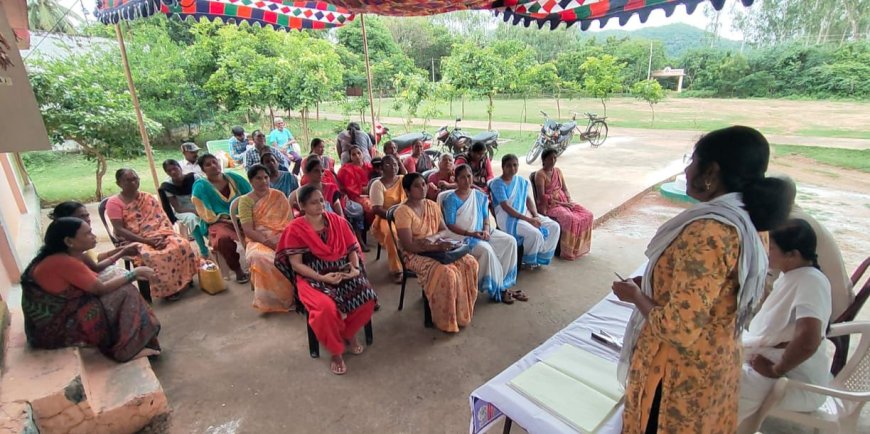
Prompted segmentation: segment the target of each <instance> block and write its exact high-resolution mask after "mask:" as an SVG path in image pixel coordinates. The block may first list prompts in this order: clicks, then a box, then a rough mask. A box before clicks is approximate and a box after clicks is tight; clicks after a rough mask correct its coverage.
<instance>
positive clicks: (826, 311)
mask: <svg viewBox="0 0 870 434" xmlns="http://www.w3.org/2000/svg"><path fill="white" fill-rule="evenodd" d="M794 313H795V319H801V318H816V319H818V320H820V321H822V323H823V324H827V323H828V321H830V318H831V284H830V283H829V282H828V279H827V278H826V277H825V275H824V274H822V273H821V272H817V273H816V272H814V273H808V274H807V275H806V276H805V277H804V278H803V279H801V280H800V282H798V287H797V288H796V290H795V295H794Z"/></svg>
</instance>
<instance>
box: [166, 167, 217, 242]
mask: <svg viewBox="0 0 870 434" xmlns="http://www.w3.org/2000/svg"><path fill="white" fill-rule="evenodd" d="M163 171H164V172H166V174H167V175H169V181H166V182H164V183H163V184H160V188H159V189H157V194H158V195H159V196H160V204H161V205H162V206H163V212H165V213H166V216H167V217H169V223H172V224H175V222H177V221H180V222H181V224H183V225H184V227H186V228H187V232H188V233H190V234H191V235H193V238H194V239H195V240H196V244H197V246H199V254H200V255H201V256H202V257H207V256H208V246H206V244H205V237H206V236H207V235H208V233H207V232H205V231H204V230H203V229H202V219H200V218H199V216H198V215H196V208H195V207H194V206H193V202H192V201H191V197H192V196H193V183H194V182H196V178H197V175H196V174H195V173H188V174H187V175H185V174H184V172H183V171H182V170H181V164H179V163H178V161H175V160H172V159H170V160H166V161H164V162H163Z"/></svg>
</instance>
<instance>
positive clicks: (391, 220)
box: [387, 204, 433, 328]
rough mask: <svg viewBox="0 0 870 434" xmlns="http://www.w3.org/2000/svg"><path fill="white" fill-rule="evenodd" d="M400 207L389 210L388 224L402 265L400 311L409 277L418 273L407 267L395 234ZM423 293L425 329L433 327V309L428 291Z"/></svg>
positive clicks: (394, 206) (402, 306)
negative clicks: (394, 229)
mask: <svg viewBox="0 0 870 434" xmlns="http://www.w3.org/2000/svg"><path fill="white" fill-rule="evenodd" d="M399 206H401V204H400V205H393V206H391V207H390V209H388V210H387V223H388V230H389V231H390V238H392V239H393V243H394V244H395V246H396V253H397V254H398V255H399V262H400V263H401V264H402V291H401V292H400V293H399V310H402V308H404V307H405V285H406V284H407V282H408V278H409V277H417V273H415V272H413V271H411V270H409V269H408V267H407V266H405V258H404V257H403V256H402V249H401V247H399V240H398V239H397V238H396V234H395V232H393V226H394V224H395V214H396V209H398V208H399ZM422 293H423V327H427V328H429V327H432V326H433V323H432V309H431V308H430V307H429V299H428V298H426V291H422Z"/></svg>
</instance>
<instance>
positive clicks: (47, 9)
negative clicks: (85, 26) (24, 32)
mask: <svg viewBox="0 0 870 434" xmlns="http://www.w3.org/2000/svg"><path fill="white" fill-rule="evenodd" d="M73 8H75V4H73V5H71V6H70V7H66V6H63V5H61V4H60V2H58V1H57V0H27V25H28V27H29V28H30V30H41V31H43V32H56V33H67V34H73V33H77V31H76V28H75V25H74V22H75V21H81V19H82V18H81V16H79V14H78V13H76V12H75V11H74V10H73Z"/></svg>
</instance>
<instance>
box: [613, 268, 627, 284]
mask: <svg viewBox="0 0 870 434" xmlns="http://www.w3.org/2000/svg"><path fill="white" fill-rule="evenodd" d="M613 274H615V275H616V277H617V278H619V281H620V282H627V281H628V279H626V278H624V277H622V276H620V275H619V273H617V272H615V271H614V272H613Z"/></svg>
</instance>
